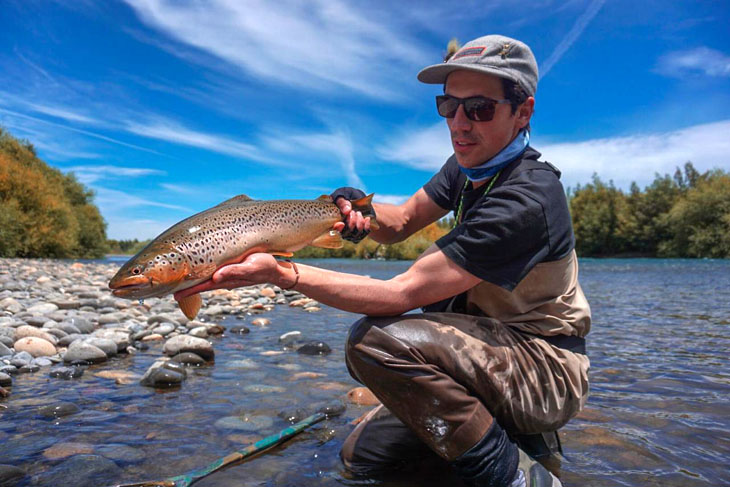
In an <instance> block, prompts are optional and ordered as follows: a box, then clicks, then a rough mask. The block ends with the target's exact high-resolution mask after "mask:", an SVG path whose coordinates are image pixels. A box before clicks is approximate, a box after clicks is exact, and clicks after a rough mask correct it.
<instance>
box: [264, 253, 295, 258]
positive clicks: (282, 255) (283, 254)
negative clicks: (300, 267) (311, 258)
mask: <svg viewBox="0 0 730 487" xmlns="http://www.w3.org/2000/svg"><path fill="white" fill-rule="evenodd" d="M269 253H270V254H271V255H278V256H279V257H286V258H289V257H294V253H293V252H269Z"/></svg>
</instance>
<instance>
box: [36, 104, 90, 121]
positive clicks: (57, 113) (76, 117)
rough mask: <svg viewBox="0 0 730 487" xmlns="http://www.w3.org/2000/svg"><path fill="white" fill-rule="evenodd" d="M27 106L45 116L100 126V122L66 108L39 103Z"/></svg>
mask: <svg viewBox="0 0 730 487" xmlns="http://www.w3.org/2000/svg"><path fill="white" fill-rule="evenodd" d="M26 105H27V106H28V107H29V108H30V109H31V110H33V111H34V112H38V113H43V114H45V115H50V116H52V117H56V118H62V119H64V120H68V121H70V122H81V123H86V124H94V125H98V124H99V121H98V120H96V119H93V118H91V117H87V116H86V115H81V114H80V113H76V112H74V111H72V110H69V109H67V108H64V107H55V106H48V105H39V104H37V103H26Z"/></svg>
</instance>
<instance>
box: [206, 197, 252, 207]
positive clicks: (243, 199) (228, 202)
mask: <svg viewBox="0 0 730 487" xmlns="http://www.w3.org/2000/svg"><path fill="white" fill-rule="evenodd" d="M247 201H254V200H253V199H252V198H250V197H248V196H246V195H245V194H239V195H238V196H234V197H233V198H231V199H229V200H225V201H224V202H223V203H220V204H218V205H216V206H215V208H219V207H221V206H231V205H237V204H240V203H245V202H247Z"/></svg>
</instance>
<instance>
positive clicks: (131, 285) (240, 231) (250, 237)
mask: <svg viewBox="0 0 730 487" xmlns="http://www.w3.org/2000/svg"><path fill="white" fill-rule="evenodd" d="M372 198H373V195H372V194H371V195H369V196H366V197H365V198H361V199H359V200H356V201H353V202H352V208H353V211H361V212H362V213H363V215H365V216H372V213H371V212H370V211H369V210H370V209H371V208H372V206H371V201H372ZM339 221H342V213H340V210H339V208H338V207H337V206H336V205H335V204H334V203H333V202H332V199H331V198H330V197H329V196H326V195H323V196H320V197H319V198H317V199H316V200H273V201H259V200H252V199H251V198H249V197H248V196H245V195H239V196H235V197H233V198H231V199H229V200H226V201H224V202H223V203H221V204H219V205H218V206H214V207H213V208H210V209H208V210H205V211H203V212H200V213H198V214H195V215H193V216H191V217H189V218H186V219H185V220H183V221H181V222H179V223H177V224H175V225H173V226H172V227H170V228H168V229H167V230H165V231H164V232H163V233H162V234H160V235H159V236H158V237H157V238H155V239H154V240H153V241H152V242H150V243H149V244H148V245H147V246H146V247H145V248H143V249H142V250H140V251H139V253H138V254H137V255H135V256H134V257H132V258H131V259H129V261H127V262H126V263H125V264H124V265H123V266H122V267H121V268H120V269H119V271H118V272H117V273H116V275H115V276H114V277H113V278H112V279H111V281H109V288H111V289H112V290H113V293H114V295H115V296H118V297H121V298H127V299H144V298H152V297H161V296H165V295H167V294H170V293H175V292H177V291H181V290H183V289H187V288H189V287H192V286H194V285H196V284H198V283H200V282H203V281H205V280H207V279H210V277H211V276H212V275H213V273H214V272H215V271H216V270H217V269H219V268H220V267H222V266H224V265H228V264H234V263H238V262H241V261H243V260H244V259H245V258H246V257H247V256H248V255H250V254H253V253H255V252H266V253H269V254H273V255H281V256H285V257H291V256H292V255H293V252H295V251H297V250H299V249H301V248H303V247H306V246H307V245H312V246H314V247H322V248H328V249H336V248H340V247H342V238H341V237H340V234H339V232H337V231H335V230H333V229H332V227H333V225H334V224H335V223H337V222H339ZM370 226H371V228H372V229H377V228H378V225H377V222H375V221H371V223H370ZM178 304H179V305H180V309H181V310H182V312H183V313H184V314H185V316H187V317H188V318H189V319H191V320H192V319H193V318H194V317H195V316H196V315H197V314H198V311H199V310H200V306H201V305H202V299H201V298H200V294H194V295H192V296H189V297H187V298H184V299H182V300H180V301H179V302H178Z"/></svg>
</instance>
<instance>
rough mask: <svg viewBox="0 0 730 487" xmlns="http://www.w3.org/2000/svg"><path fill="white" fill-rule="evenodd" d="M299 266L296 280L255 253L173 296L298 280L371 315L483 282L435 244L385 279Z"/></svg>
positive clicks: (288, 269)
mask: <svg viewBox="0 0 730 487" xmlns="http://www.w3.org/2000/svg"><path fill="white" fill-rule="evenodd" d="M297 271H298V273H299V277H298V281H297V276H296V272H295V270H294V269H293V268H292V266H291V265H290V264H289V263H288V262H277V261H276V260H275V259H274V258H273V257H272V256H271V255H269V254H253V255H251V256H249V257H248V258H247V259H246V260H245V261H244V262H242V263H240V264H232V265H227V266H224V267H222V268H220V269H218V270H217V271H216V273H215V274H214V275H213V279H212V280H210V281H206V282H204V283H201V284H198V285H197V286H195V287H193V288H190V289H186V290H185V291H181V292H179V293H177V294H176V295H175V298H176V299H181V298H183V297H185V296H189V295H190V294H194V293H197V292H201V291H206V290H211V289H221V288H225V289H233V288H235V287H240V286H248V285H252V284H257V283H264V282H269V283H272V284H276V285H277V286H279V287H282V288H288V287H290V286H292V285H293V284H294V283H295V282H296V283H297V284H296V286H295V289H296V290H297V291H299V292H301V293H303V294H305V295H307V296H309V297H310V298H313V299H315V300H317V301H319V302H320V303H324V304H326V305H328V306H332V307H334V308H338V309H341V310H344V311H350V312H353V313H360V314H366V315H370V316H393V315H399V314H401V313H404V312H406V311H410V310H412V309H415V308H419V307H421V306H425V305H427V304H431V303H435V302H437V301H441V300H443V299H446V298H448V297H451V296H454V295H456V294H460V293H462V292H464V291H466V290H467V289H470V288H472V287H474V286H475V285H477V284H478V283H479V282H480V281H481V279H479V278H478V277H476V276H474V275H473V274H470V273H469V272H468V271H466V270H464V269H463V268H461V267H459V266H458V265H456V264H455V263H454V262H453V261H452V260H451V259H449V258H448V257H447V256H446V254H444V253H443V252H441V250H439V249H438V247H436V245H432V246H431V247H430V248H429V249H428V250H427V251H426V252H424V253H423V255H421V257H419V259H418V260H417V261H416V262H414V264H413V265H412V266H411V267H410V268H409V269H408V270H407V271H406V272H404V273H403V274H400V275H398V276H395V277H394V278H392V279H389V280H387V281H383V280H379V279H373V278H370V277H365V276H358V275H354V274H345V273H342V272H335V271H329V270H325V269H320V268H318V267H311V266H307V265H303V264H297Z"/></svg>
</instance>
